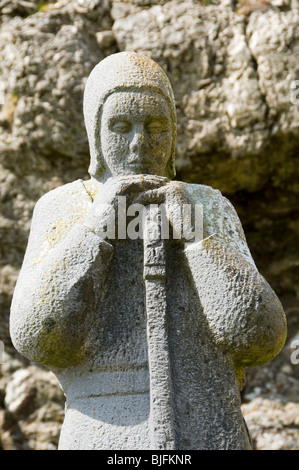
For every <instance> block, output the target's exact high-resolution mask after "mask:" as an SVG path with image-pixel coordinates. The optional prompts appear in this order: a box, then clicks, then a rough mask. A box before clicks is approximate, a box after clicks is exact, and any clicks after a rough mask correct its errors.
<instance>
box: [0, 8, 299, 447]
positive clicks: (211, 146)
mask: <svg viewBox="0 0 299 470" xmlns="http://www.w3.org/2000/svg"><path fill="white" fill-rule="evenodd" d="M46 3H49V5H45V4H46ZM167 3H169V5H168V6H167ZM225 3H226V5H225ZM253 3H254V4H253ZM265 3H266V2H262V1H261V2H249V1H247V2H246V1H241V2H240V4H239V5H238V6H237V9H236V11H235V9H234V8H233V7H232V6H231V4H230V2H222V4H221V5H201V4H200V3H199V2H197V1H196V2H195V1H194V2H193V4H192V5H191V3H190V2H188V3H187V4H186V5H187V7H188V8H184V5H185V2H178V4H175V2H152V1H151V2H142V1H134V2H133V1H130V2H116V1H114V2H112V3H111V6H110V5H108V3H105V2H77V1H74V2H62V1H59V2H56V3H54V2H45V4H44V5H43V7H42V8H40V11H38V5H39V4H40V2H37V1H36V2H33V1H30V2H29V1H26V2H22V1H17V0H14V1H9V2H8V1H4V0H3V1H1V2H0V8H1V16H0V22H1V27H0V35H1V34H2V31H3V34H4V36H2V39H0V55H1V62H0V68H1V78H2V77H3V78H4V80H5V104H4V105H2V106H1V103H0V114H1V119H0V121H1V123H0V124H1V137H0V141H1V162H0V165H1V171H0V179H1V220H0V226H1V292H0V304H1V312H2V319H1V323H0V339H2V340H4V341H5V348H6V350H9V351H11V353H12V354H15V353H14V350H13V348H11V346H10V339H9V335H8V312H9V307H10V302H11V296H12V292H13V288H14V285H15V280H16V277H17V275H18V272H19V269H20V265H21V261H22V258H23V254H24V250H25V246H26V243H27V237H28V231H29V226H30V221H31V215H32V211H33V207H34V205H35V202H36V201H37V199H39V197H40V196H42V195H43V194H44V193H45V192H47V191H49V190H51V189H53V188H55V187H57V186H59V185H62V184H64V183H66V182H69V181H73V180H74V179H76V178H79V177H82V175H84V174H85V172H86V169H87V167H88V162H89V155H88V146H87V137H86V133H85V130H84V124H83V119H82V108H81V105H80V104H79V102H81V104H82V92H83V88H84V81H85V79H86V77H87V75H88V73H89V71H90V69H91V68H92V66H93V65H94V64H95V63H97V62H98V61H99V60H100V59H101V58H102V57H103V56H104V55H108V54H110V53H111V52H116V51H117V50H124V49H126V48H128V47H130V48H132V49H134V48H137V47H138V49H139V50H142V51H143V52H144V51H148V52H149V54H150V55H152V57H153V58H154V59H155V60H157V61H158V62H159V63H160V64H161V65H163V67H164V68H165V70H166V71H167V74H168V76H170V78H171V81H172V85H173V88H174V93H175V96H176V99H177V101H178V104H179V103H180V104H179V107H178V113H179V122H178V124H179V126H178V127H179V141H178V146H177V147H178V148H177V154H178V155H179V159H178V161H177V163H178V165H177V167H178V177H179V178H180V179H184V180H185V181H190V182H194V183H204V184H209V185H212V186H213V187H215V188H219V189H220V190H221V191H222V192H223V193H224V194H226V195H228V196H229V198H230V200H231V201H232V202H233V203H234V205H235V207H236V208H237V210H238V213H239V215H240V217H241V220H242V223H243V227H244V229H245V233H246V237H247V240H248V244H249V247H250V249H251V251H252V253H253V255H254V259H255V260H256V262H257V265H258V267H259V269H260V270H261V272H262V273H263V274H264V275H265V277H266V279H267V280H268V281H270V284H271V285H272V287H273V288H274V289H275V291H276V292H277V293H278V295H279V297H280V299H281V300H282V302H283V305H284V308H285V311H286V313H287V316H288V323H289V330H290V333H289V334H290V339H291V338H292V337H295V334H296V332H297V331H298V328H299V323H298V313H299V311H298V299H297V292H298V286H299V277H298V266H297V254H296V253H297V251H296V247H297V245H298V236H299V231H298V204H297V201H298V184H297V181H298V168H299V165H298V151H297V149H298V114H297V113H298V105H297V106H296V105H293V104H292V103H291V102H290V101H288V95H289V93H288V84H289V83H290V81H291V80H292V79H293V77H295V78H298V76H296V75H295V74H296V66H297V62H298V61H297V56H298V39H297V38H298V26H297V23H298V20H297V18H298V2H297V1H292V2H280V3H279V2H275V5H276V6H275V5H274V2H269V3H272V5H273V6H271V4H268V5H267V4H265ZM157 7H159V8H160V10H159V11H160V13H161V14H160V13H159V11H158V10H157ZM170 7H171V8H170ZM110 8H111V9H110ZM137 8H139V10H140V11H141V10H143V12H144V13H143V18H144V19H143V22H144V29H142V30H141V27H140V25H138V22H137V21H136V19H137V16H136V15H137ZM153 8H154V9H156V10H153ZM188 9H189V10H190V11H193V12H194V15H193V16H192V15H188ZM245 10H246V11H245ZM140 11H139V13H140ZM155 12H156V13H155ZM157 12H158V13H157ZM165 12H166V14H167V15H168V16H167V15H166V19H167V18H169V21H170V22H171V26H172V29H171V33H172V34H170V35H169V34H164V32H163V31H162V28H161V26H163V27H164V26H165V28H166V27H167V21H168V20H167V21H166V20H165V16H164V17H163V14H165ZM139 13H138V14H139ZM243 14H245V15H246V16H244V15H243ZM28 15H29V16H28ZM146 15H149V17H148V19H146ZM196 15H197V16H198V20H197V19H196V18H197V16H196ZM126 17H127V18H126ZM138 18H140V16H139V17H138ZM176 18H177V19H176ZM201 18H203V19H204V21H202V20H201ZM212 19H213V21H212ZM120 22H122V23H120ZM159 22H160V23H159ZM196 22H197V23H198V24H197V23H196ZM195 23H196V24H195ZM159 24H160V25H161V26H159ZM217 25H219V26H217ZM231 25H236V33H234V31H232V28H231ZM72 27H77V28H78V34H75V33H74V32H72ZM121 28H124V30H126V31H127V38H128V39H126V38H125V37H124V35H123V34H122V30H121ZM30 29H31V30H32V29H33V30H35V33H34V34H32V32H31V33H30ZM163 29H164V28H163ZM44 30H45V32H44ZM164 30H165V29H164ZM169 30H170V29H168V31H169ZM180 30H181V31H183V33H181V36H180V37H181V38H182V40H181V41H180V40H179V34H180ZM215 31H216V32H215ZM139 33H140V34H139ZM57 35H59V38H60V40H59V41H58V40H56V39H55V37H56V36H57ZM235 35H236V37H239V39H240V48H241V49H242V48H243V51H244V57H242V56H241V58H240V54H237V53H236V60H234V56H231V55H230V54H229V51H228V46H229V45H231V44H234V41H233V38H234V36H235ZM175 36H177V40H176V38H175ZM26 38H27V39H26ZM78 38H79V40H78ZM116 38H117V39H116ZM151 38H152V39H151ZM185 38H186V41H185ZM266 38H267V39H266ZM142 41H143V46H142ZM154 41H155V43H156V45H157V51H158V52H157V53H156V52H155V49H154V47H153V45H152V44H153V42H154ZM187 42H188V44H187ZM181 44H182V45H181ZM235 44H236V43H235ZM246 44H247V47H246ZM64 45H67V46H68V47H67V49H68V51H65V50H64ZM205 45H206V46H207V51H208V59H204V47H203V46H205ZM241 46H242V47H241ZM183 49H184V50H185V52H182V50H183ZM4 51H5V52H4ZM62 51H63V57H64V58H65V63H64V65H63V62H64V61H63V58H61V59H60V62H59V60H58V57H56V58H57V62H56V61H54V56H55V54H56V53H57V52H58V53H61V52H62ZM72 51H76V53H77V55H76V57H79V59H78V62H77V61H76V60H75V56H74V54H73V53H72ZM176 54H179V59H175V56H176ZM46 55H47V57H48V58H50V60H45V59H44V58H45V56H46ZM189 56H191V59H190V61H189V59H188V57H189ZM250 56H251V59H250ZM26 57H27V58H26ZM200 57H201V62H200V61H199V58H200ZM185 58H186V59H185ZM89 61H90V65H88V62H89ZM206 62H208V63H209V64H210V65H208V66H207V65H204V64H205V63H206ZM199 63H200V64H202V65H201V69H202V70H205V71H206V70H208V71H207V72H205V73H206V74H207V75H205V76H204V79H203V78H202V72H200V69H199V65H198V64H199ZM60 64H61V65H60ZM246 68H247V69H248V71H247V72H246ZM238 70H239V71H240V74H238ZM218 73H219V75H217V74H218ZM196 75H198V77H199V78H198V80H197V79H196ZM231 75H232V76H233V77H234V80H235V82H233V91H234V93H233V94H232V95H230V94H229V92H230V87H229V85H230V83H232V81H233V80H232V77H231ZM48 77H51V78H52V81H50V80H49V79H48ZM217 77H218V78H217ZM56 79H58V81H57V83H56ZM205 80H207V81H205ZM209 80H210V82H209ZM197 81H198V84H199V85H198V88H196V86H197V85H196V86H194V83H197ZM39 82H41V83H44V85H40V89H39V86H38V84H39ZM60 82H61V83H63V86H64V89H63V91H61V90H59V88H58V83H60ZM30 83H32V85H30ZM182 83H183V87H182V85H181V84H182ZM34 84H37V85H36V86H34ZM188 84H190V93H189V90H188V86H189V85H188ZM239 84H240V85H239ZM241 84H242V86H241ZM243 84H246V87H249V88H250V90H251V93H250V96H248V93H247V92H246V90H244V93H245V95H244V96H247V97H246V99H249V102H248V105H247V104H246V103H244V100H243V99H242V100H241V99H240V105H239V106H238V99H237V100H236V98H235V97H236V93H237V91H238V90H243ZM181 88H183V91H181ZM74 89H75V90H76V92H75V93H74V92H73V90H74ZM47 90H50V91H49V92H47ZM185 90H187V92H186V93H185ZM223 90H226V93H227V94H226V95H225V97H224V96H223V95H221V96H220V95H219V93H220V91H223ZM59 93H60V95H59ZM80 94H81V96H80ZM227 95H229V96H228V98H227V97H226V96H227ZM241 95H242V93H241ZM238 98H239V97H238ZM226 101H227V105H226ZM19 102H20V104H18V103H19ZM49 104H50V107H49ZM16 108H17V112H16V115H15V110H16ZM202 109H203V110H202ZM242 109H244V110H246V109H248V110H249V111H250V112H254V113H257V115H256V116H257V122H254V121H252V120H251V119H250V118H249V121H248V122H246V119H247V118H248V116H247V118H246V117H245V121H242V119H244V118H243V117H242ZM72 110H73V111H72ZM218 110H221V111H220V112H219V111H218ZM227 110H228V111H227ZM264 111H265V112H264ZM228 112H229V113H230V115H229V114H228ZM263 113H264V118H263V119H260V118H261V116H262V114H263ZM201 114H203V117H201ZM63 116H69V117H70V118H71V120H64V118H63ZM36 117H37V122H36V123H35V118H36ZM234 119H235V120H236V124H237V127H233V125H232V124H233V120H234ZM259 119H260V120H259ZM40 122H41V123H42V124H40ZM55 122H59V123H60V124H59V128H57V126H56V127H55V133H56V137H57V138H55V139H53V140H52V137H51V134H52V133H53V131H52V126H53V123H55ZM206 123H208V124H209V126H207V125H206ZM219 132H220V133H219ZM32 134H33V138H34V145H32V144H31V135H32ZM195 136H199V137H200V138H201V141H198V140H196V139H195V138H194V137H195ZM226 136H228V137H226ZM59 139H60V145H58V143H57V141H58V140H59ZM238 141H239V142H241V144H239V145H238ZM66 142H67V143H68V144H66ZM191 142H192V144H191ZM256 145H257V146H258V148H257V153H251V150H250V149H251V148H253V151H255V150H254V146H256ZM69 149H72V150H71V151H70V150H69ZM205 149H207V150H205ZM224 149H225V151H223V150H224ZM60 150H61V151H60ZM79 150H80V153H79ZM265 240H266V243H265ZM284 366H286V367H291V370H292V372H291V374H287V375H286V377H287V381H286V382H287V383H288V384H289V386H288V387H285V386H284V385H283V384H282V382H281V380H280V379H279V378H278V376H279V374H280V370H281V368H283V367H284ZM297 369H298V366H297V368H296V366H295V365H292V364H290V355H289V354H287V355H285V356H283V361H282V364H281V363H278V362H277V361H276V360H275V361H274V362H273V363H271V365H269V366H263V367H262V368H261V370H262V371H263V373H260V374H257V372H256V371H255V369H253V370H252V374H250V375H249V377H248V384H247V388H248V390H249V391H250V390H252V389H251V387H250V383H252V384H254V386H255V387H257V388H260V389H261V392H260V393H261V394H262V395H263V394H264V393H266V392H267V390H266V388H265V387H264V382H265V378H264V377H267V383H268V385H269V387H272V389H273V390H277V393H278V394H279V396H280V399H281V396H282V395H283V396H284V397H285V398H286V399H287V397H288V396H289V393H290V401H292V400H294V398H292V397H293V392H290V390H292V386H291V385H290V382H291V379H294V381H295V383H298V373H297ZM254 374H256V375H254ZM255 377H256V380H255ZM1 390H2V391H1V396H2V394H5V390H4V388H1ZM279 391H280V392H281V393H279ZM255 426H258V423H257V422H255ZM23 442H26V439H25V438H23ZM13 445H14V444H13V442H12V446H13ZM20 445H22V444H20ZM24 445H25V444H24Z"/></svg>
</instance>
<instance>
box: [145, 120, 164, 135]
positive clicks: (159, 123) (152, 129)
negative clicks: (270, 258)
mask: <svg viewBox="0 0 299 470" xmlns="http://www.w3.org/2000/svg"><path fill="white" fill-rule="evenodd" d="M146 130H147V132H149V133H150V134H160V133H161V132H164V131H167V130H168V121H167V119H153V120H151V121H149V122H148V123H147V124H146Z"/></svg>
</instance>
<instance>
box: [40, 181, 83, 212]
mask: <svg viewBox="0 0 299 470" xmlns="http://www.w3.org/2000/svg"><path fill="white" fill-rule="evenodd" d="M89 199H90V197H89V195H88V193H87V190H86V188H85V185H84V181H83V180H80V179H79V180H76V181H73V182H71V183H67V184H64V185H63V186H58V187H57V188H55V189H52V190H51V191H49V192H47V193H46V194H44V195H43V196H42V197H41V198H40V199H39V200H38V201H37V206H39V207H47V206H49V205H50V206H54V207H59V206H63V207H66V206H68V205H69V204H72V203H73V201H74V200H76V201H78V202H79V201H80V200H89Z"/></svg>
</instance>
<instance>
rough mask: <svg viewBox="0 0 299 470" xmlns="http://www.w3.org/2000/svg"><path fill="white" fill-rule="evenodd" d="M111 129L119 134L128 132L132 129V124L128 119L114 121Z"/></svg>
mask: <svg viewBox="0 0 299 470" xmlns="http://www.w3.org/2000/svg"><path fill="white" fill-rule="evenodd" d="M110 129H111V130H112V131H113V132H116V133H117V134H127V133H128V132H130V130H131V129H132V126H131V124H130V123H129V122H127V121H114V122H113V123H112V124H111V126H110Z"/></svg>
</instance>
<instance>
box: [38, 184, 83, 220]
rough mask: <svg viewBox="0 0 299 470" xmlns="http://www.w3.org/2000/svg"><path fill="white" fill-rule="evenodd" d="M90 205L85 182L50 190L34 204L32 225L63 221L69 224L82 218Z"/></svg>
mask: <svg viewBox="0 0 299 470" xmlns="http://www.w3.org/2000/svg"><path fill="white" fill-rule="evenodd" d="M91 203H92V196H91V195H90V193H89V191H88V188H87V187H86V186H85V181H83V180H76V181H73V182H72V183H67V184H65V185H63V186H59V187H57V188H55V189H52V190H51V191H49V192H48V193H46V194H44V195H43V196H42V197H41V198H40V199H39V200H38V202H37V203H36V206H35V209H34V214H33V223H35V222H36V223H38V224H43V225H51V224H52V223H54V222H55V224H56V222H57V223H59V221H63V223H64V224H71V225H72V221H73V220H75V219H80V218H82V217H84V216H85V215H86V213H87V211H88V208H89V207H90V204H91Z"/></svg>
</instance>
